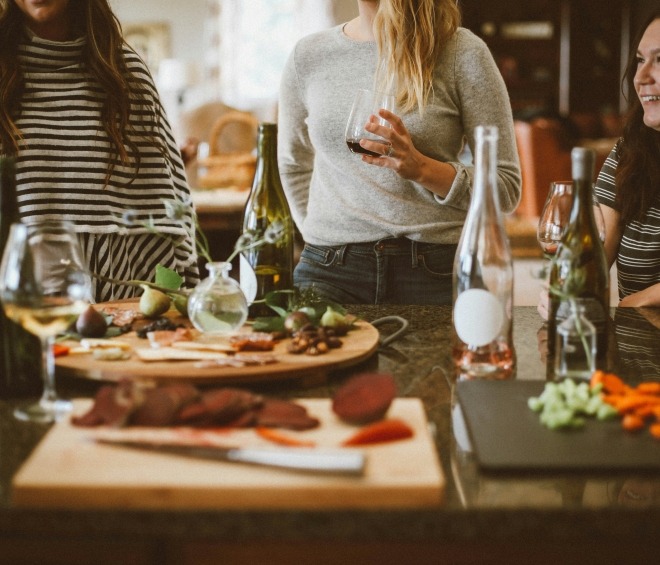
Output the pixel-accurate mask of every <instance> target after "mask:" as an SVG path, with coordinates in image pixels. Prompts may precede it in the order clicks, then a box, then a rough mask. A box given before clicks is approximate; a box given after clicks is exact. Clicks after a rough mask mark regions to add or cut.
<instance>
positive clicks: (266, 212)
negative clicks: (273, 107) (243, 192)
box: [240, 123, 294, 318]
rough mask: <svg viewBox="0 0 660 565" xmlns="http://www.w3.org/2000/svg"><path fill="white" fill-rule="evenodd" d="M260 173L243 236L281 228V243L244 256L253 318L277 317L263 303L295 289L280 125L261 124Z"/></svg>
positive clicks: (243, 286)
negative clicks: (277, 292)
mask: <svg viewBox="0 0 660 565" xmlns="http://www.w3.org/2000/svg"><path fill="white" fill-rule="evenodd" d="M257 151H258V154H257V170H256V172H255V175H254V181H253V182H252V189H251V191H250V195H249V196H248V200H247V203H246V205H245V211H244V214H243V234H244V235H247V234H251V235H253V236H255V237H263V236H264V234H265V233H266V230H267V229H268V228H269V227H271V229H272V227H273V226H275V225H277V226H279V228H280V230H279V232H280V234H281V235H280V237H279V238H278V239H277V241H275V242H273V243H270V242H267V243H264V244H263V245H260V246H255V247H253V248H251V249H247V250H246V251H243V252H242V253H241V257H240V282H241V289H242V290H243V292H244V293H245V297H246V298H247V301H248V304H250V308H249V317H250V318H256V317H258V316H273V315H275V313H274V311H273V310H271V309H270V308H269V307H268V306H266V305H265V304H264V303H263V299H264V297H265V296H266V295H267V294H268V293H269V292H272V291H275V290H288V289H291V288H292V287H293V239H294V231H293V219H292V218H291V210H290V209H289V205H288V203H287V201H286V197H285V195H284V189H283V188H282V181H281V180H280V173H279V168H278V166H277V124H273V123H262V124H259V134H258V140H257Z"/></svg>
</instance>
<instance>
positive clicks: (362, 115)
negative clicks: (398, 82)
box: [346, 89, 394, 157]
mask: <svg viewBox="0 0 660 565" xmlns="http://www.w3.org/2000/svg"><path fill="white" fill-rule="evenodd" d="M381 108H384V109H385V110H389V111H390V112H393V111H394V96H393V95H392V94H386V93H384V92H377V91H373V90H365V89H359V90H358V91H357V93H356V94H355V99H354V100H353V106H352V108H351V113H350V115H349V117H348V123H347V124H346V145H348V148H349V149H350V150H351V151H352V152H353V153H363V154H365V155H372V156H374V157H380V156H381V155H387V151H388V150H389V148H390V143H389V141H386V140H384V139H383V138H382V137H380V136H378V135H375V134H373V133H371V132H368V131H367V130H366V129H364V126H365V125H367V123H368V122H369V121H370V120H371V119H372V116H375V119H376V121H377V122H378V124H380V125H381V126H385V127H392V126H391V125H390V123H389V122H387V121H386V120H384V119H383V118H381V117H379V116H378V111H379V110H380V109H381ZM362 139H367V140H369V141H376V142H378V143H381V144H382V145H383V150H382V151H381V152H376V151H371V150H369V149H365V148H364V147H362V146H361V145H360V140H362Z"/></svg>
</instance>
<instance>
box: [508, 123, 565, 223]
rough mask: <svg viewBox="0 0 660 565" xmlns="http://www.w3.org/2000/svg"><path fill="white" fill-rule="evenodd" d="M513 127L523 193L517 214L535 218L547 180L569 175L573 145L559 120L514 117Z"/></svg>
mask: <svg viewBox="0 0 660 565" xmlns="http://www.w3.org/2000/svg"><path fill="white" fill-rule="evenodd" d="M514 127H515V133H516V143H517V145H518V154H519V156H520V168H521V173H522V195H521V199H520V204H519V205H518V208H517V209H516V214H517V215H518V216H524V217H527V218H530V219H537V218H538V217H539V216H540V215H541V210H542V209H543V204H544V203H545V199H546V198H547V196H548V191H549V189H550V183H551V182H553V181H559V180H570V179H571V148H572V147H571V143H570V141H568V140H567V139H566V133H565V132H564V131H563V126H562V124H561V122H559V120H555V119H552V118H536V119H534V120H532V121H531V122H525V121H522V120H516V121H515V123H514Z"/></svg>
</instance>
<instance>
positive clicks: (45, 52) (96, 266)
mask: <svg viewBox="0 0 660 565" xmlns="http://www.w3.org/2000/svg"><path fill="white" fill-rule="evenodd" d="M85 41H86V39H85V38H80V39H77V40H74V41H66V42H56V41H48V40H45V39H41V38H39V37H36V36H35V35H34V34H32V33H29V32H28V37H27V38H26V40H25V41H24V42H23V43H21V45H20V46H19V62H20V65H21V68H22V71H23V75H24V77H25V88H24V92H23V97H22V100H21V106H20V113H19V116H18V119H17V120H16V124H17V126H18V128H19V129H20V131H21V132H22V134H23V139H22V140H21V141H20V143H19V152H18V155H17V161H16V181H17V189H18V203H19V211H20V217H21V220H22V221H23V222H25V223H31V222H34V221H36V220H37V219H63V220H68V221H70V222H72V223H73V224H74V225H75V226H76V231H77V232H78V234H79V237H80V241H81V245H82V247H83V254H84V256H85V258H86V260H87V262H88V265H89V267H90V269H91V271H92V274H93V275H94V274H96V275H100V276H101V277H104V278H111V279H117V280H122V281H126V280H131V279H139V280H153V276H154V272H155V267H156V265H157V264H161V265H163V266H165V267H169V268H171V269H174V270H176V271H177V272H179V274H181V275H182V276H183V277H184V279H186V283H187V284H188V285H192V284H195V283H196V282H197V280H198V270H197V255H196V252H195V247H194V243H193V236H194V227H193V221H192V216H191V214H190V211H189V210H188V211H187V212H186V213H185V214H184V216H183V218H182V219H175V218H169V217H168V215H167V208H166V206H165V201H168V200H169V201H172V200H176V201H180V202H184V203H190V202H191V199H190V190H189V189H188V185H187V181H186V177H185V173H184V168H183V163H182V161H181V156H180V153H179V150H178V148H177V145H176V142H175V140H174V137H173V135H172V132H171V128H170V126H169V124H168V122H167V119H166V117H165V115H164V113H163V110H162V108H161V105H160V103H159V101H158V94H157V92H156V88H155V86H154V84H153V80H152V78H151V76H150V74H149V71H148V70H147V68H146V67H145V65H144V63H143V62H142V60H141V59H140V58H139V57H138V56H137V54H135V52H134V51H132V50H131V49H130V48H128V47H125V48H124V57H125V59H126V63H127V66H128V70H129V72H130V73H132V75H133V76H134V77H135V78H136V79H137V82H138V85H139V86H138V88H139V89H140V90H141V91H142V93H143V95H144V96H145V98H146V100H147V102H146V103H144V102H143V103H140V104H138V103H133V104H132V105H131V113H130V122H131V124H132V126H133V130H134V131H132V132H131V133H130V134H129V135H130V136H131V137H132V140H133V141H134V142H135V144H136V145H137V148H138V151H139V154H140V157H141V163H140V167H139V170H138V172H137V176H136V177H135V178H134V179H133V180H132V182H131V179H132V178H133V176H134V173H135V170H134V168H132V167H130V166H125V165H124V164H122V163H120V162H117V164H116V166H115V168H114V170H113V171H112V175H111V176H110V177H109V179H107V184H106V177H107V175H108V163H109V162H110V161H111V160H112V159H114V158H115V157H114V151H113V150H112V147H111V144H110V140H109V138H108V136H107V134H106V133H105V131H104V129H103V127H102V119H103V118H102V112H101V108H102V104H103V99H104V93H103V90H102V89H101V88H100V86H99V85H98V84H97V82H96V81H95V80H94V79H93V77H92V76H91V75H90V73H89V72H87V71H86V70H85V68H84V65H83V63H82V50H83V46H84V44H85ZM154 113H155V114H156V115H157V116H158V123H157V124H156V125H155V127H154V125H152V123H151V122H152V121H153V120H151V121H150V120H149V119H148V118H149V117H150V116H153V115H154ZM152 132H153V133H152ZM154 137H155V138H156V139H157V140H159V141H158V142H154ZM159 144H161V145H162V148H161V147H159V146H158V145H159ZM129 155H131V152H130V150H129ZM133 156H134V155H131V157H133ZM190 205H191V204H190ZM145 224H148V226H147V225H145ZM149 226H150V227H149ZM155 231H156V232H158V233H154V232H155ZM135 291H136V289H135V288H133V287H129V286H125V285H116V284H111V283H109V282H106V281H103V280H102V278H100V277H95V289H94V294H95V299H96V301H99V302H100V301H106V300H113V299H119V298H125V297H129V296H132V295H133V294H134V293H135Z"/></svg>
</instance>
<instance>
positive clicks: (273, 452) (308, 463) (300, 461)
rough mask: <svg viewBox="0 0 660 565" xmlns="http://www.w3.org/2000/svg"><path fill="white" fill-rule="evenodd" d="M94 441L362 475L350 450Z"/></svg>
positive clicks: (360, 458) (361, 464) (360, 457)
mask: <svg viewBox="0 0 660 565" xmlns="http://www.w3.org/2000/svg"><path fill="white" fill-rule="evenodd" d="M96 441H98V442H100V443H105V444H109V445H116V446H121V447H131V448H135V449H144V450H149V451H154V452H158V453H169V454H172V455H183V456H186V457H193V458H197V459H207V460H209V459H210V460H215V461H229V462H232V463H250V464H253V465H265V466H269V467H279V468H282V469H291V470H296V471H307V472H312V473H338V474H345V475H362V474H364V468H365V464H366V456H365V454H364V452H362V451H359V450H353V449H341V450H339V449H318V448H303V447H296V448H282V447H280V448H275V447H273V448H265V447H245V448H243V447H220V446H197V445H186V444H181V443H167V442H157V443H156V442H147V441H144V440H138V439H126V438H123V439H112V438H96Z"/></svg>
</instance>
